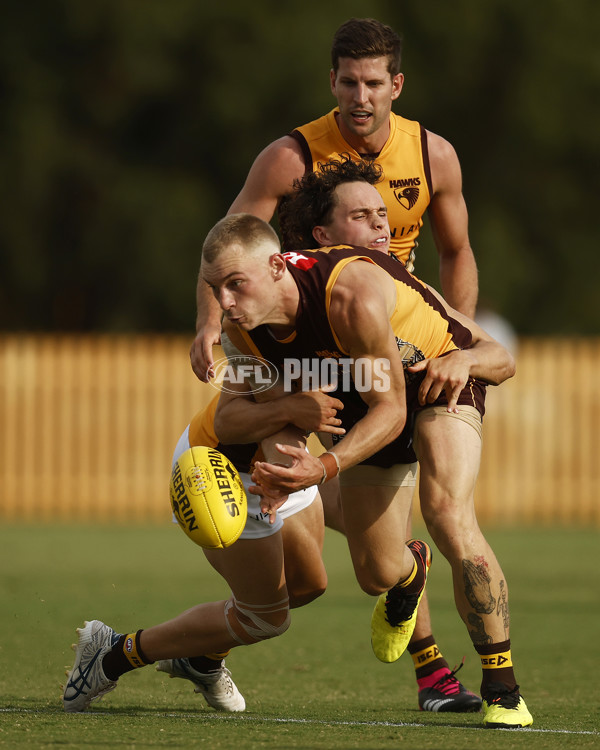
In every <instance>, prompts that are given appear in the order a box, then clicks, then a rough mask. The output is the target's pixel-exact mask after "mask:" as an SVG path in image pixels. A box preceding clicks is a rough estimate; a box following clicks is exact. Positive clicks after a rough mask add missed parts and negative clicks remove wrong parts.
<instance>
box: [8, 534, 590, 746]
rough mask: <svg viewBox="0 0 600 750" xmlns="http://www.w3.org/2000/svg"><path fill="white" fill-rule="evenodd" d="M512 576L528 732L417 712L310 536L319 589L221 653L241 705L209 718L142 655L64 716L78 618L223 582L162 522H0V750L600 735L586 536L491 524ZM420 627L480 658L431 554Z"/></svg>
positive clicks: (153, 613) (474, 677)
mask: <svg viewBox="0 0 600 750" xmlns="http://www.w3.org/2000/svg"><path fill="white" fill-rule="evenodd" d="M488 538H489V539H490V541H491V543H492V546H493V547H494V549H495V551H496V553H497V555H498V556H499V558H500V560H501V562H502V564H503V567H504V571H505V573H506V576H507V578H508V581H509V585H510V598H511V616H512V641H513V657H514V658H515V662H516V670H517V679H518V680H519V682H520V683H521V688H522V692H523V694H524V695H525V698H526V700H527V704H528V706H529V708H530V709H531V711H532V713H533V716H534V726H533V727H532V728H531V729H528V730H519V731H514V730H513V731H510V730H496V731H492V730H487V729H483V728H481V724H480V722H481V717H480V716H479V715H477V714H468V715H457V714H431V713H424V712H419V710H418V707H417V703H416V689H415V681H414V677H413V668H412V662H411V660H410V658H409V656H408V655H405V656H404V657H402V659H400V661H399V662H397V663H396V664H393V665H384V664H381V663H379V662H378V661H377V660H376V659H375V657H374V656H373V655H372V653H371V648H370V643H369V621H370V614H371V608H372V600H371V599H370V598H369V597H368V596H366V595H365V594H363V593H361V592H360V590H359V589H358V586H357V585H356V583H355V582H354V578H353V574H352V571H351V569H350V562H349V558H348V553H347V550H346V546H345V540H344V539H343V538H342V537H340V536H339V535H336V534H334V533H333V532H328V534H327V537H326V549H325V559H326V564H327V568H328V573H329V590H328V592H327V593H326V594H325V595H324V596H323V597H322V598H321V599H319V600H318V601H316V602H314V603H313V604H311V605H310V606H308V607H306V608H304V609H301V610H296V611H295V612H294V613H293V622H292V627H291V628H290V630H288V632H287V633H286V634H285V635H284V636H282V637H281V638H278V639H276V640H274V641H269V642H265V643H261V644H258V645H255V646H252V647H249V648H244V649H241V648H240V649H237V650H235V651H234V652H233V653H232V655H231V656H230V657H229V659H228V666H229V668H230V669H231V670H232V673H233V676H234V679H235V681H236V683H237V685H238V687H239V688H240V689H241V690H242V692H243V693H244V695H245V697H246V702H247V705H248V709H247V711H246V713H244V714H240V715H222V714H217V713H215V712H213V711H212V710H210V709H208V708H207V707H206V705H205V704H204V701H203V699H202V698H201V697H199V696H196V695H195V694H194V693H193V690H192V687H191V685H189V683H187V682H185V681H182V680H169V679H168V678H167V677H166V675H163V674H157V673H156V672H155V670H154V668H153V667H148V668H146V669H143V670H139V671H137V672H134V673H131V674H128V675H125V676H124V677H123V678H122V679H121V681H120V683H119V687H118V688H117V690H115V691H114V692H113V693H111V694H110V695H109V696H107V697H106V698H105V699H104V700H103V701H102V702H100V703H98V704H96V708H95V709H94V711H93V712H91V713H88V714H81V715H66V714H64V713H63V711H62V704H61V701H60V688H59V683H60V682H62V680H63V675H64V665H67V664H70V663H71V662H72V656H73V654H72V651H71V650H70V648H69V647H70V644H71V643H72V642H73V640H74V639H75V632H74V630H75V627H76V626H77V625H80V624H81V623H82V622H83V620H84V619H93V618H98V619H101V620H104V621H105V622H107V623H108V624H110V625H111V626H113V627H114V628H115V629H117V630H121V631H123V630H125V629H128V630H134V629H136V628H139V627H146V626H149V625H153V624H156V623H157V622H160V621H162V620H165V619H168V618H169V617H171V616H173V615H174V614H177V613H178V612H180V611H181V610H183V609H186V608H187V607H189V606H191V605H193V604H195V603H197V602H200V601H209V600H211V599H216V598H225V597H226V596H227V591H226V590H225V588H224V585H223V584H222V582H221V580H220V579H219V578H218V577H217V576H216V574H214V573H213V572H212V570H211V569H210V568H209V566H208V564H207V563H206V562H205V561H204V558H203V556H202V554H201V552H200V551H199V549H198V548H196V547H195V546H194V545H193V544H192V543H191V542H190V541H189V540H187V539H186V538H185V536H184V535H183V534H182V533H181V532H180V531H179V529H177V528H176V527H171V525H170V524H169V523H166V524H165V527H164V528H156V527H151V528H132V529H126V528H117V529H108V528H105V527H97V528H91V527H89V528H88V527H72V528H67V527H53V526H44V527H26V526H5V527H4V528H2V529H0V582H1V596H2V607H1V610H0V632H1V634H2V636H1V639H0V643H1V648H0V691H1V699H0V746H2V747H3V748H56V747H66V748H69V747H70V748H109V747H110V748H116V749H118V750H121V749H127V748H188V747H207V748H208V747H210V748H239V749H240V750H245V748H252V749H253V748H322V749H323V750H332V749H335V748H361V749H362V750H371V748H372V749H373V750H386V749H387V748H412V747H415V748H419V749H422V748H423V749H428V748H443V750H454V749H455V748H456V750H459V749H460V750H462V749H463V748H467V747H485V748H486V750H496V749H497V748H507V747H508V748H527V750H538V749H541V748H549V749H554V748H557V749H558V748H561V750H565V749H568V748H572V747H577V748H580V747H581V748H587V747H589V748H592V747H600V689H599V688H598V682H597V680H596V676H597V671H598V669H599V668H600V658H599V657H598V648H597V643H598V635H599V633H600V629H599V625H598V623H599V622H600V568H599V564H598V563H599V557H600V555H599V549H600V545H599V541H600V535H599V534H598V532H597V531H595V530H589V529H586V530H572V529H571V530H567V531H564V530H558V529H542V530H535V529H526V530H519V531H515V530H510V529H502V530H500V529H497V530H489V531H488ZM428 586H429V595H430V601H431V604H432V611H433V617H434V632H435V634H436V637H437V641H438V643H439V645H440V646H441V648H442V650H443V652H444V655H445V656H446V657H447V659H448V661H449V662H450V664H451V666H452V665H454V664H455V663H456V662H459V661H460V660H461V659H462V657H463V655H466V657H467V659H466V663H465V666H464V668H463V670H462V671H461V673H460V676H461V679H462V681H463V682H464V683H465V684H467V686H469V687H471V688H473V689H478V686H479V681H480V669H479V666H478V661H477V658H476V656H475V652H474V650H473V649H472V647H471V645H470V642H469V640H468V637H467V634H466V630H465V628H464V626H463V625H462V623H461V622H460V621H459V619H458V615H457V614H456V611H455V609H454V605H453V602H452V598H451V585H450V577H449V569H448V565H447V564H446V562H445V561H444V560H443V559H442V558H441V556H439V555H438V556H437V557H434V563H433V567H432V572H431V577H430V583H429V584H428Z"/></svg>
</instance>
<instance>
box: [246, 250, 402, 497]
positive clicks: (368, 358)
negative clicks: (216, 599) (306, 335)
mask: <svg viewBox="0 0 600 750" xmlns="http://www.w3.org/2000/svg"><path fill="white" fill-rule="evenodd" d="M395 295H396V291H395V287H394V284H393V281H392V280H391V277H390V276H388V274H386V273H385V272H384V271H383V270H381V269H379V268H378V267H376V266H374V265H367V264H365V263H364V262H362V261H359V262H354V263H350V264H349V265H348V266H346V267H345V268H344V269H343V270H342V272H341V273H340V275H339V277H338V279H337V281H336V283H335V285H334V288H333V292H332V296H331V305H330V319H331V324H332V328H333V329H334V331H335V333H336V335H337V337H338V339H339V341H340V343H341V345H342V348H343V349H344V351H347V352H348V353H349V356H350V357H351V358H352V360H353V362H354V363H356V362H357V361H358V360H360V361H361V365H362V367H363V368H366V369H368V368H369V367H370V368H371V374H375V373H379V372H381V371H382V369H383V371H384V372H385V375H386V377H385V378H384V379H383V380H381V379H378V378H375V377H372V378H371V381H370V387H369V388H368V389H367V390H366V391H365V392H363V393H361V397H362V398H363V400H364V401H365V404H366V405H367V412H366V414H365V416H364V417H363V418H362V419H360V420H359V421H358V422H357V423H356V424H355V425H354V426H353V427H352V429H351V430H350V431H349V432H348V434H347V435H346V437H345V438H344V440H342V441H341V442H340V443H339V444H338V445H337V446H336V447H335V450H332V451H329V453H334V455H335V457H336V458H337V464H338V466H339V467H340V469H341V470H344V469H347V468H350V467H351V466H354V465H355V464H357V463H360V462H361V461H363V460H364V459H365V458H368V457H369V456H371V455H373V454H374V453H376V452H377V451H378V450H380V449H381V448H383V447H384V446H385V445H387V444H388V443H389V442H391V441H392V440H394V439H395V438H396V437H397V436H398V435H399V434H400V433H401V432H402V429H403V428H404V425H405V422H406V397H405V386H404V372H403V368H402V361H401V358H400V357H399V355H398V347H397V344H396V339H395V336H394V333H393V331H392V328H391V326H390V323H389V317H390V313H391V309H392V308H393V305H394V302H395V298H396V296H395ZM363 372H364V370H363ZM382 382H383V387H380V386H381V383H382ZM277 449H278V451H279V452H280V453H282V454H284V455H288V456H291V457H293V458H294V464H293V466H292V467H291V468H289V469H286V468H282V467H279V466H276V465H273V464H267V463H257V464H256V467H255V473H254V475H253V479H255V481H259V482H261V483H266V484H268V485H269V486H275V487H278V488H280V489H281V490H286V491H288V492H291V491H294V490H297V489H303V488H304V487H310V486H311V485H312V484H315V483H319V482H321V481H322V479H323V478H324V477H325V467H324V465H323V464H322V462H321V461H320V460H319V459H317V458H315V457H313V456H310V455H308V454H306V453H304V452H302V451H298V450H296V449H293V448H288V447H286V446H284V445H280V444H278V445H277ZM327 476H329V472H327Z"/></svg>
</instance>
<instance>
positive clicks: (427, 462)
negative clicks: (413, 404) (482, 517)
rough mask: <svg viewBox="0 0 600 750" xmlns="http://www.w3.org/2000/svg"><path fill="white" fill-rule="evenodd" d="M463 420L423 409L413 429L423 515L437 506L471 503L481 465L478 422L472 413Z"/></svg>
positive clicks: (465, 411)
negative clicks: (441, 504)
mask: <svg viewBox="0 0 600 750" xmlns="http://www.w3.org/2000/svg"><path fill="white" fill-rule="evenodd" d="M461 408H462V410H463V411H462V416H461V415H460V414H459V415H453V414H450V413H448V412H446V411H445V409H444V407H439V408H438V407H435V408H432V409H424V410H423V411H422V412H420V413H419V415H418V416H417V420H416V425H415V437H414V445H415V452H416V454H417V458H418V459H419V466H420V472H421V473H420V479H419V495H420V499H421V507H422V509H423V512H424V513H425V512H426V511H427V510H428V509H429V510H430V511H431V512H433V511H438V510H440V508H437V507H434V506H437V505H438V504H440V503H443V504H445V505H447V504H449V503H450V504H457V505H459V506H460V505H462V506H463V507H462V508H459V511H464V505H465V504H468V503H470V502H472V498H473V491H474V488H475V482H476V480H477V474H478V473H479V466H480V461H481V420H480V418H479V415H478V413H477V412H476V410H475V409H469V407H466V408H465V407H461Z"/></svg>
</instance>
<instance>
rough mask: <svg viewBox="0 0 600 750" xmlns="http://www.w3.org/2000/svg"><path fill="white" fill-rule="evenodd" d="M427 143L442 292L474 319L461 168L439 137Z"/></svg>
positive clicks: (471, 259)
mask: <svg viewBox="0 0 600 750" xmlns="http://www.w3.org/2000/svg"><path fill="white" fill-rule="evenodd" d="M427 143H428V148H429V162H430V167H431V179H432V183H433V195H432V198H431V203H430V205H429V217H430V221H431V230H432V234H433V238H434V240H435V244H436V248H437V251H438V253H439V256H440V281H441V285H442V292H443V294H444V297H445V298H446V299H447V300H448V302H449V303H450V304H451V305H452V307H453V308H454V309H456V310H459V311H460V312H462V313H463V314H464V315H467V316H468V317H470V318H473V317H475V308H476V306H477V295H478V280H477V264H476V262H475V257H474V255H473V250H472V249H471V244H470V242H469V231H468V224H469V220H468V213H467V207H466V204H465V199H464V197H463V193H462V175H461V169H460V164H459V161H458V157H457V155H456V152H455V150H454V148H453V147H452V146H451V145H450V143H448V141H446V140H444V139H443V138H441V137H440V136H439V135H435V134H434V133H430V132H428V133H427Z"/></svg>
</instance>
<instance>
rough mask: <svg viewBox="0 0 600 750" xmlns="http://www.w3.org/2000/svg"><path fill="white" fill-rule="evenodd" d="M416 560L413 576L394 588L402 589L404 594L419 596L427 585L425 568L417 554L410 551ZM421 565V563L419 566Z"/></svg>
mask: <svg viewBox="0 0 600 750" xmlns="http://www.w3.org/2000/svg"><path fill="white" fill-rule="evenodd" d="M409 549H410V547H409ZM410 551H411V554H412V555H413V557H414V558H415V560H414V563H413V568H412V571H411V574H410V575H409V576H408V578H405V579H404V580H403V581H399V582H398V583H397V584H396V585H395V586H394V588H395V589H401V590H402V593H403V594H418V593H419V592H420V591H421V589H422V588H423V586H424V585H425V566H424V565H423V564H422V560H421V558H420V556H419V554H418V553H417V552H413V550H410ZM419 563H421V564H420V565H419Z"/></svg>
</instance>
